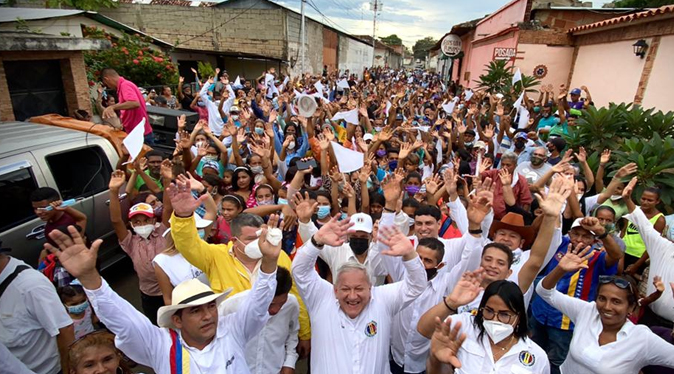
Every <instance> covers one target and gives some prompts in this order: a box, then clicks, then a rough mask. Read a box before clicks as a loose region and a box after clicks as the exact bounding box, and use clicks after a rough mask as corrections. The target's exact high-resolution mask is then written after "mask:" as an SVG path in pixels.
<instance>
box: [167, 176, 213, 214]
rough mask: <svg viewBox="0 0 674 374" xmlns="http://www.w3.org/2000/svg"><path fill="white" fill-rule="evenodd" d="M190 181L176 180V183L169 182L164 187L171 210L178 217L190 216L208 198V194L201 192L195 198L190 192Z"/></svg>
mask: <svg viewBox="0 0 674 374" xmlns="http://www.w3.org/2000/svg"><path fill="white" fill-rule="evenodd" d="M190 188H191V185H190V181H189V180H187V181H185V180H183V181H180V180H177V181H176V183H171V185H170V186H167V187H166V191H165V193H168V194H169V198H170V199H171V205H172V206H173V212H174V213H175V215H176V216H178V217H183V218H187V217H191V216H192V215H193V214H194V211H195V210H197V208H198V207H199V206H200V205H201V204H202V203H203V202H204V201H206V199H207V198H208V194H203V195H201V196H199V198H198V199H195V198H194V196H192V192H190Z"/></svg>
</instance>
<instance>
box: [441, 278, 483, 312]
mask: <svg viewBox="0 0 674 374" xmlns="http://www.w3.org/2000/svg"><path fill="white" fill-rule="evenodd" d="M483 276H484V269H483V268H479V269H477V270H475V271H467V272H465V273H463V275H462V276H461V280H459V282H458V283H457V284H456V286H454V289H453V290H452V292H451V293H450V294H449V296H447V299H446V300H445V301H446V302H447V305H449V306H451V307H452V308H454V309H458V308H459V307H460V306H462V305H466V304H468V303H470V302H471V301H473V300H475V298H476V297H477V296H478V295H479V294H480V292H481V291H482V290H483V289H484V288H482V286H481V284H482V278H483Z"/></svg>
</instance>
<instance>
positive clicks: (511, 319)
mask: <svg viewBox="0 0 674 374" xmlns="http://www.w3.org/2000/svg"><path fill="white" fill-rule="evenodd" d="M480 275H481V273H480V270H478V271H477V272H475V273H466V274H464V275H463V277H462V278H461V280H460V281H459V282H458V284H457V285H456V287H455V288H454V290H453V291H452V294H451V295H450V296H449V298H450V299H451V300H454V301H455V302H456V303H458V304H457V305H459V304H462V303H464V302H469V300H472V299H473V298H475V297H477V295H478V294H479V292H480V291H481V289H480V278H481V276H480ZM447 307H448V308H449V310H450V312H454V313H456V309H453V308H452V306H450V305H449V304H448V305H447ZM527 333H528V327H527V312H526V309H525V307H524V297H523V296H522V291H521V290H520V288H519V286H517V285H516V284H515V283H513V282H510V281H507V280H499V281H495V282H492V283H491V284H490V285H489V286H487V288H486V289H485V290H484V296H483V297H482V300H481V301H480V306H479V309H478V311H477V314H475V315H472V314H471V313H469V312H467V313H461V314H458V315H452V316H450V317H448V318H447V319H446V320H445V321H444V322H443V321H440V319H439V318H437V317H436V328H435V332H434V333H433V337H432V339H431V354H430V356H429V359H428V361H427V365H426V370H427V373H428V374H437V373H443V372H445V371H444V370H445V369H446V368H447V367H449V368H451V369H453V372H454V373H459V374H475V373H494V374H499V373H504V374H505V373H519V372H522V373H537V374H549V373H550V364H549V362H548V356H547V355H546V353H545V351H544V350H543V349H542V348H541V347H539V346H538V345H537V344H536V343H534V341H533V340H531V339H530V338H529V337H528V335H527Z"/></svg>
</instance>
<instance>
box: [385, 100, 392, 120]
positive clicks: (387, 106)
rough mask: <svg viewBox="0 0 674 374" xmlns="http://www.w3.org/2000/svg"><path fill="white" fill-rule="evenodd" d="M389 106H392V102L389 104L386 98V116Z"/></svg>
mask: <svg viewBox="0 0 674 374" xmlns="http://www.w3.org/2000/svg"><path fill="white" fill-rule="evenodd" d="M391 106H393V104H391V102H390V101H389V100H386V117H388V111H389V110H391Z"/></svg>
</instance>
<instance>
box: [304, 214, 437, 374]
mask: <svg viewBox="0 0 674 374" xmlns="http://www.w3.org/2000/svg"><path fill="white" fill-rule="evenodd" d="M351 225H353V224H352V223H350V220H349V219H346V220H342V221H339V220H337V218H336V217H335V218H333V219H331V220H330V222H328V223H327V224H325V225H324V226H323V227H321V229H320V230H318V232H316V234H314V236H312V237H311V239H310V240H309V241H308V242H306V243H305V245H304V246H303V247H302V248H300V249H299V250H298V251H297V255H296V256H295V260H294V262H293V268H292V273H293V277H294V278H295V283H296V284H297V288H298V289H299V290H300V295H301V296H302V299H303V300H304V303H305V304H306V306H307V309H308V310H309V316H310V317H311V321H312V347H313V349H312V350H311V372H312V373H314V374H323V373H325V374H327V373H330V374H332V373H340V374H388V373H390V369H389V361H388V355H389V347H390V336H391V324H392V320H393V317H394V315H395V314H396V313H397V312H398V311H400V310H401V309H402V308H404V307H406V306H407V305H409V304H411V303H412V302H414V300H415V299H416V298H417V297H418V296H419V295H420V294H421V293H422V292H423V289H424V287H425V286H426V275H425V271H424V267H423V265H422V263H421V261H420V260H419V256H418V255H417V253H416V251H415V250H414V247H413V246H412V244H411V243H410V242H409V240H407V238H406V237H405V236H404V235H403V234H402V233H400V231H397V230H396V232H395V233H393V232H391V229H389V228H387V227H385V228H383V229H380V230H379V238H378V240H379V241H381V242H383V243H384V244H386V245H388V246H389V247H390V249H389V250H388V251H384V252H382V254H384V255H391V256H402V257H403V266H404V267H405V268H406V270H407V273H406V276H405V278H404V280H403V281H402V282H398V283H394V284H388V285H384V286H378V287H372V284H371V282H370V279H369V276H368V275H367V268H366V267H365V266H364V265H362V264H359V263H355V262H347V263H345V264H344V265H342V267H341V268H340V269H339V270H338V271H337V273H336V274H335V278H336V279H337V280H336V282H335V284H334V286H333V285H331V284H330V283H328V282H327V281H325V280H322V279H321V278H320V277H319V276H318V273H316V271H315V270H314V265H315V263H316V258H317V257H318V255H319V252H320V251H322V250H330V249H329V248H326V246H330V247H337V246H340V245H342V244H343V243H344V240H345V237H346V234H347V230H348V229H349V227H350V226H351Z"/></svg>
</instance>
